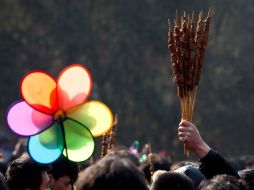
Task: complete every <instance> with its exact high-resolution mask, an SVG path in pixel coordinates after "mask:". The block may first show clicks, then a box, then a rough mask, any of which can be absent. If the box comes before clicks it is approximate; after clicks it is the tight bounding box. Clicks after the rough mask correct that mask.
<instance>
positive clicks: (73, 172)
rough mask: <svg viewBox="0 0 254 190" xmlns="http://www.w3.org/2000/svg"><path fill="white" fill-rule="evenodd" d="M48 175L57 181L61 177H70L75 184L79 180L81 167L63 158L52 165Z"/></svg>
mask: <svg viewBox="0 0 254 190" xmlns="http://www.w3.org/2000/svg"><path fill="white" fill-rule="evenodd" d="M48 173H49V174H51V175H52V176H53V178H54V179H55V180H58V179H59V178H60V177H63V176H69V177H70V179H71V180H72V181H73V182H75V181H76V180H77V178H78V173H79V166H78V164H77V163H75V162H71V161H70V160H68V159H67V158H65V157H61V158H59V159H58V160H56V161H55V162H53V163H52V164H51V165H50V168H49V170H48Z"/></svg>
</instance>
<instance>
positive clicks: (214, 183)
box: [199, 174, 247, 190]
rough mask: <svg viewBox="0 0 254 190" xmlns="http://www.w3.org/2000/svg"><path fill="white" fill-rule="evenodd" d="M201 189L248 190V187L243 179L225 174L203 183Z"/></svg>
mask: <svg viewBox="0 0 254 190" xmlns="http://www.w3.org/2000/svg"><path fill="white" fill-rule="evenodd" d="M199 188H200V190H246V189H247V186H246V185H245V183H244V182H243V181H242V180H241V179H239V178H236V177H235V176H230V175H226V174H223V175H217V176H214V177H213V178H211V179H209V180H207V181H202V182H201V184H200V185H199Z"/></svg>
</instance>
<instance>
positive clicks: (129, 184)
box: [76, 156, 148, 190]
mask: <svg viewBox="0 0 254 190" xmlns="http://www.w3.org/2000/svg"><path fill="white" fill-rule="evenodd" d="M76 185H77V190H119V189H121V190H130V189H131V190H148V188H147V186H146V182H145V178H144V175H143V173H142V172H141V171H140V170H139V169H138V168H137V167H136V166H135V165H134V164H133V163H132V162H130V161H129V160H128V159H121V158H119V157H117V156H116V157H113V156H110V157H105V158H103V159H101V160H100V161H98V162H97V163H95V164H93V165H91V166H89V167H88V168H87V169H86V170H85V171H83V172H82V173H81V174H80V175H79V177H78V180H77V183H76Z"/></svg>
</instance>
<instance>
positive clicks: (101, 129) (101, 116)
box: [66, 101, 113, 137]
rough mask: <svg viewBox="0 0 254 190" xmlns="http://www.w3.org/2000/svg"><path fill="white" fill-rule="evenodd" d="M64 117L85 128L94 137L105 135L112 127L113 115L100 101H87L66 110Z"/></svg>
mask: <svg viewBox="0 0 254 190" xmlns="http://www.w3.org/2000/svg"><path fill="white" fill-rule="evenodd" d="M66 115H67V117H69V118H72V119H74V120H77V121H79V122H80V123H82V124H83V125H84V126H86V127H87V128H88V129H89V130H90V131H91V133H92V134H93V136H94V137H97V136H100V135H102V134H104V133H106V132H107V131H109V130H110V129H111V127H112V122H113V115H112V113H111V111H110V109H109V108H108V107H107V106H106V105H105V104H103V103H102V102H100V101H89V102H87V103H85V104H82V105H80V106H77V107H75V108H73V109H70V110H68V112H67V114H66Z"/></svg>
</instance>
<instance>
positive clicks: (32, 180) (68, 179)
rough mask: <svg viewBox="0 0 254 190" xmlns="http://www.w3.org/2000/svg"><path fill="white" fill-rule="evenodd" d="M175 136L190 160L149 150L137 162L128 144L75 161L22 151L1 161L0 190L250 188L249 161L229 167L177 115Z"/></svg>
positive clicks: (253, 182)
mask: <svg viewBox="0 0 254 190" xmlns="http://www.w3.org/2000/svg"><path fill="white" fill-rule="evenodd" d="M178 137H179V140H180V141H181V142H182V143H184V144H185V147H186V149H188V150H190V151H191V152H193V153H194V154H195V155H196V156H197V160H196V161H181V162H176V161H172V160H171V159H170V158H168V157H161V156H159V155H158V154H155V153H151V154H149V155H148V156H147V158H146V159H145V160H144V161H142V162H140V160H139V159H138V157H137V156H136V155H135V154H133V153H132V152H131V151H129V149H127V148H123V147H114V148H113V149H111V150H110V151H109V152H108V153H107V154H106V155H105V156H104V157H103V158H101V159H98V160H96V161H91V162H89V163H87V162H86V163H85V164H81V163H74V162H71V161H69V160H67V159H66V158H65V157H61V158H59V159H58V160H57V161H55V162H53V163H52V164H49V165H45V164H44V165H43V164H39V163H37V162H35V161H33V160H32V159H31V158H30V157H29V155H28V154H27V153H26V152H25V151H24V152H22V154H21V156H20V154H17V152H16V153H15V154H14V155H12V156H11V157H10V160H9V162H7V163H1V164H2V165H1V168H0V169H1V173H0V190H74V189H75V190H148V189H150V190H198V189H200V190H224V189H225V190H237V189H239V190H251V189H254V167H253V166H254V164H253V162H250V161H249V162H248V163H245V164H243V166H242V167H238V168H237V167H233V166H234V163H233V162H232V161H229V160H226V159H225V158H223V157H222V156H221V155H220V153H218V152H217V151H215V150H213V149H212V148H211V147H210V146H209V145H207V144H206V142H205V141H204V140H203V139H202V137H201V136H200V134H199V131H198V129H197V127H196V126H195V125H194V124H193V123H191V122H188V121H185V120H182V121H181V122H180V124H179V127H178Z"/></svg>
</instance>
